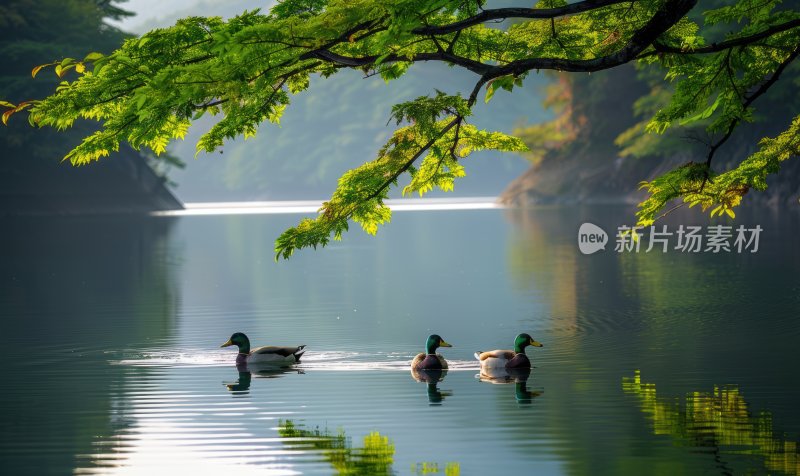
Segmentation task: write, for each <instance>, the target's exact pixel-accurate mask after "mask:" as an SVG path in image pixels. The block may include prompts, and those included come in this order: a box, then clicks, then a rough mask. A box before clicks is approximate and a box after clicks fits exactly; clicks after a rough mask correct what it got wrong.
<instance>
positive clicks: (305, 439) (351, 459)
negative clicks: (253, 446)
mask: <svg viewBox="0 0 800 476" xmlns="http://www.w3.org/2000/svg"><path fill="white" fill-rule="evenodd" d="M278 434H279V435H280V436H281V437H282V438H284V439H286V440H288V441H290V442H291V443H292V445H291V449H295V450H298V451H309V450H311V451H316V452H319V453H320V454H321V455H322V457H323V458H324V459H325V460H327V461H328V462H329V463H330V464H331V466H333V468H334V469H335V470H336V474H338V475H375V476H380V475H387V476H388V475H391V474H394V472H393V471H392V464H393V463H394V444H393V443H392V442H391V440H389V438H388V437H386V436H384V435H381V434H380V433H378V432H377V431H376V432H372V433H370V434H369V435H367V436H365V437H364V440H363V446H361V447H353V444H352V442H351V440H350V438H349V437H348V436H346V435H345V434H344V431H341V430H340V431H338V432H336V433H332V432H330V431H328V430H327V429H326V430H320V429H319V428H315V429H313V430H311V429H306V428H303V427H302V426H300V425H296V424H295V423H294V422H293V421H292V420H286V421H281V422H280V424H279V426H278Z"/></svg>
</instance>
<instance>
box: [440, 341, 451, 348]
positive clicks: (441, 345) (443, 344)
mask: <svg viewBox="0 0 800 476" xmlns="http://www.w3.org/2000/svg"><path fill="white" fill-rule="evenodd" d="M439 347H453V344H448V343H447V342H445V341H442V342H441V343H439Z"/></svg>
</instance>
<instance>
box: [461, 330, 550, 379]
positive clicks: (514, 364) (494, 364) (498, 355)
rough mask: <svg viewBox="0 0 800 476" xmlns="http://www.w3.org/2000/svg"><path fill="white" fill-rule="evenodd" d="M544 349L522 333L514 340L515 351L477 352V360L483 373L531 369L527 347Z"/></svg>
mask: <svg viewBox="0 0 800 476" xmlns="http://www.w3.org/2000/svg"><path fill="white" fill-rule="evenodd" d="M529 345H531V346H533V347H544V346H543V345H542V344H541V343H540V342H536V341H535V340H533V337H531V336H530V335H528V334H525V333H522V334H520V335H518V336H517V337H516V339H514V350H505V349H498V350H490V351H488V352H482V351H478V352H475V358H476V359H478V360H479V361H480V362H481V371H485V370H489V371H490V370H491V369H497V368H505V369H529V368H531V361H530V359H529V358H528V356H527V355H525V347H528V346H529Z"/></svg>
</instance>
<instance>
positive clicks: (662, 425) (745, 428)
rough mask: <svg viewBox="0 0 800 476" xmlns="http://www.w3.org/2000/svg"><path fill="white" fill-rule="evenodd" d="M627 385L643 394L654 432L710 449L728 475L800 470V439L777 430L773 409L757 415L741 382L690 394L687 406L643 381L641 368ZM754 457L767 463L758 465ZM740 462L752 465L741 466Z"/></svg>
mask: <svg viewBox="0 0 800 476" xmlns="http://www.w3.org/2000/svg"><path fill="white" fill-rule="evenodd" d="M622 390H623V391H624V392H625V393H626V394H628V395H635V396H636V397H638V401H639V406H640V409H641V410H642V412H643V413H645V414H646V415H647V418H648V419H649V420H650V421H652V424H653V428H652V430H653V433H654V434H656V435H664V436H670V437H672V438H673V439H674V440H675V442H676V443H677V444H678V445H685V446H688V447H692V448H695V449H697V448H701V449H703V450H707V451H708V452H709V453H711V454H713V455H714V457H715V460H716V461H717V463H718V466H719V467H720V468H721V469H723V470H725V471H727V474H734V473H739V472H741V473H746V474H750V473H752V472H754V471H755V472H757V473H762V472H764V471H765V470H766V472H770V473H774V472H780V473H784V474H789V475H798V474H800V457H799V456H800V455H798V447H797V442H795V441H789V440H788V439H785V438H784V437H782V436H781V435H780V434H776V430H775V427H774V422H773V418H772V415H771V414H770V413H769V412H766V411H762V412H759V413H758V414H752V413H751V412H750V410H749V408H748V404H747V401H746V400H745V399H744V397H743V396H742V394H741V393H740V392H739V388H738V387H737V386H735V385H726V386H715V387H714V389H713V390H712V391H710V392H691V393H688V394H687V395H686V398H685V402H684V404H683V405H682V404H681V403H680V402H679V401H678V400H676V399H670V398H665V397H659V396H658V395H657V392H656V384H654V383H647V382H642V379H641V373H640V371H639V370H637V371H636V372H635V373H634V375H633V377H624V378H623V379H622ZM742 457H744V458H745V460H742ZM754 458H756V459H758V460H760V461H758V464H759V465H762V464H763V467H761V468H758V467H756V468H754V467H753V466H752V465H753V464H754V463H756V462H755V461H753V459H754ZM739 464H746V465H747V466H748V467H747V468H739Z"/></svg>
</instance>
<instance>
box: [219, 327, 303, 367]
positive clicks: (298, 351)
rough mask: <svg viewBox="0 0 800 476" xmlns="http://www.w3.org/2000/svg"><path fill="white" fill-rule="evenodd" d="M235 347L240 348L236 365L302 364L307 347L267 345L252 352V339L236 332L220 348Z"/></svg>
mask: <svg viewBox="0 0 800 476" xmlns="http://www.w3.org/2000/svg"><path fill="white" fill-rule="evenodd" d="M231 345H235V346H236V347H238V348H239V353H238V354H237V355H236V365H237V366H238V365H242V364H262V363H264V364H266V363H273V364H284V365H288V364H294V363H296V362H300V357H301V356H302V355H303V353H304V352H305V347H306V346H305V345H299V346H296V347H292V346H286V347H279V346H273V345H267V346H263V347H256V348H255V349H253V350H250V339H248V338H247V336H246V335H244V333H242V332H236V333H234V334H233V335H231V338H230V339H228V341H227V342H225V343H224V344H222V345H221V346H220V347H228V346H231Z"/></svg>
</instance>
